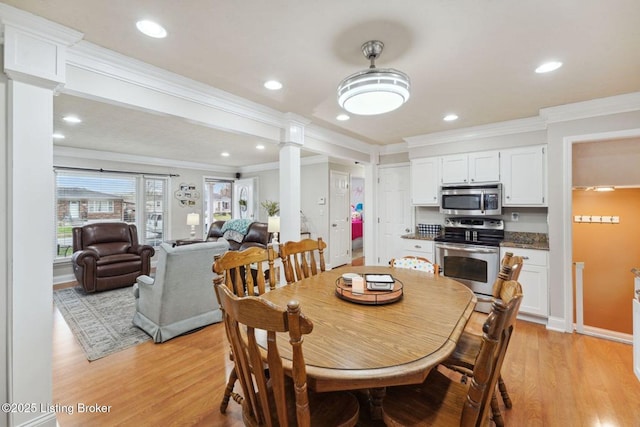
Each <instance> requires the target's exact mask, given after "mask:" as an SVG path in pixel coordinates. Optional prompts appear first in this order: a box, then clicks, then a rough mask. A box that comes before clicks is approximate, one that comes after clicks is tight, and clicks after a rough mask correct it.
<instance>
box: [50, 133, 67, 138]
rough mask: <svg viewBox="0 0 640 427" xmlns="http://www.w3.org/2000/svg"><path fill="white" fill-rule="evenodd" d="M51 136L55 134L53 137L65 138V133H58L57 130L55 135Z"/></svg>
mask: <svg viewBox="0 0 640 427" xmlns="http://www.w3.org/2000/svg"><path fill="white" fill-rule="evenodd" d="M51 136H53V139H64V135H63V134H61V133H57V132H56V133H54V134H53V135H51Z"/></svg>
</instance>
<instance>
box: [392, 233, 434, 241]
mask: <svg viewBox="0 0 640 427" xmlns="http://www.w3.org/2000/svg"><path fill="white" fill-rule="evenodd" d="M439 235H440V234H438V233H434V234H422V233H410V234H403V235H402V236H400V237H402V238H403V239H414V240H433V239H434V238H435V237H438V236H439Z"/></svg>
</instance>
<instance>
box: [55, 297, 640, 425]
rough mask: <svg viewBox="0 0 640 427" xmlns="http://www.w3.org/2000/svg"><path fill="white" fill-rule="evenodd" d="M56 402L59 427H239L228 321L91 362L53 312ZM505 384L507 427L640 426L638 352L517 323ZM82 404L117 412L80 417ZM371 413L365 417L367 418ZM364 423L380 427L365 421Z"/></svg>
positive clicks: (61, 319) (538, 326) (56, 313)
mask: <svg viewBox="0 0 640 427" xmlns="http://www.w3.org/2000/svg"><path fill="white" fill-rule="evenodd" d="M53 339H54V342H53V385H54V387H53V397H54V403H55V404H59V405H61V406H63V405H64V406H67V405H70V406H71V407H73V408H74V413H73V414H66V413H64V412H61V413H59V414H58V422H59V424H60V426H62V427H67V426H147V425H163V426H196V425H197V426H241V425H242V419H241V413H240V406H239V405H238V404H236V403H235V402H231V403H230V404H229V410H228V411H227V414H225V415H223V414H220V412H219V409H218V407H219V404H220V398H221V396H222V393H223V390H224V385H225V383H226V379H227V375H228V373H229V370H230V367H231V365H230V362H229V359H228V348H229V347H228V345H227V341H226V338H225V334H224V327H223V325H222V324H216V325H211V326H208V327H206V328H204V329H202V330H200V331H197V332H194V333H192V334H189V335H184V336H181V337H178V338H175V339H173V340H170V341H168V342H166V343H163V344H154V343H152V342H147V343H144V344H141V345H138V346H136V347H133V348H130V349H127V350H125V351H122V352H119V353H116V354H113V355H110V356H107V357H105V358H103V359H99V360H96V361H94V362H88V361H87V360H86V358H85V356H84V353H83V351H82V349H81V348H80V346H79V344H78V343H77V342H76V340H75V338H74V337H73V334H72V333H71V331H70V330H69V328H68V327H67V325H66V323H65V322H64V319H63V318H62V316H61V315H60V314H59V312H58V311H57V310H56V309H54V331H53ZM502 374H503V377H504V378H505V381H506V383H507V387H508V388H509V393H510V395H511V398H512V400H513V409H511V410H507V409H504V408H502V409H503V410H502V412H503V416H504V419H505V422H506V425H507V426H563V427H565V426H607V427H614V426H625V427H626V426H639V425H640V382H639V381H638V380H637V379H636V377H635V376H634V374H633V371H632V347H631V346H630V345H626V344H621V343H616V342H611V341H606V340H601V339H597V338H593V337H587V336H582V335H575V334H574V335H571V334H563V333H558V332H550V331H547V330H546V329H545V328H544V327H543V326H541V325H537V324H533V323H529V322H524V321H519V322H518V325H517V329H516V332H515V334H514V336H513V338H512V341H511V344H510V348H509V352H508V353H507V359H506V361H505V364H504V366H503V370H502ZM78 403H83V404H86V405H93V404H98V405H105V406H110V409H109V412H108V413H87V412H85V413H79V412H78V411H77V405H78ZM362 412H363V413H365V414H366V411H362ZM359 425H361V426H380V425H382V424H381V423H372V422H370V421H369V420H368V419H367V417H366V416H365V417H363V419H362V422H361V423H360V424H359Z"/></svg>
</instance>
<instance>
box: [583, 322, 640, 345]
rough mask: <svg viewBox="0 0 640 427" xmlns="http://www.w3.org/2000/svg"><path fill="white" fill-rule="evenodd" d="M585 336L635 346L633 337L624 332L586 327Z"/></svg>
mask: <svg viewBox="0 0 640 427" xmlns="http://www.w3.org/2000/svg"><path fill="white" fill-rule="evenodd" d="M584 335H589V336H591V337H596V338H604V339H607V340H611V341H618V342H621V343H624V344H633V335H630V334H624V333H622V332H616V331H609V330H607V329H600V328H595V327H593V326H585V327H584Z"/></svg>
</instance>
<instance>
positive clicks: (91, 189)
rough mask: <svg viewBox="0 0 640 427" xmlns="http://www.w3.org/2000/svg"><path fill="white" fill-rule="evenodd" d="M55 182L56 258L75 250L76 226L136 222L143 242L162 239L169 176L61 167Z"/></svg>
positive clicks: (157, 242)
mask: <svg viewBox="0 0 640 427" xmlns="http://www.w3.org/2000/svg"><path fill="white" fill-rule="evenodd" d="M55 182H56V237H55V258H65V257H70V256H71V254H72V253H73V242H72V234H71V230H72V228H73V227H81V226H83V225H85V224H90V223H96V222H126V223H129V224H135V225H136V226H137V228H138V238H139V239H140V241H141V242H144V243H146V244H150V245H154V246H157V245H159V244H160V243H161V242H162V241H163V239H164V236H165V222H164V221H163V218H164V217H165V216H166V205H167V202H166V200H167V187H168V186H167V178H164V177H162V178H158V177H146V176H144V175H142V174H140V175H137V174H117V173H109V172H90V171H82V172H78V171H71V170H64V169H59V170H56V179H55Z"/></svg>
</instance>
